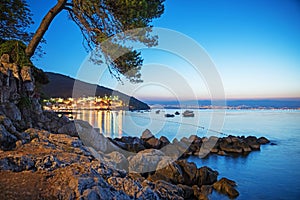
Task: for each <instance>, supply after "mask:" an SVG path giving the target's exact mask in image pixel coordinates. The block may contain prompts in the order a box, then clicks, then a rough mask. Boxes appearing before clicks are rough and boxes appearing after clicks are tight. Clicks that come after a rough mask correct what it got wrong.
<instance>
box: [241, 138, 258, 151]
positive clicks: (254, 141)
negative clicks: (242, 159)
mask: <svg viewBox="0 0 300 200" xmlns="http://www.w3.org/2000/svg"><path fill="white" fill-rule="evenodd" d="M244 140H245V142H246V143H247V144H248V145H249V146H250V147H251V149H252V150H260V143H258V142H257V138H256V137H255V136H248V137H247V138H245V139H244Z"/></svg>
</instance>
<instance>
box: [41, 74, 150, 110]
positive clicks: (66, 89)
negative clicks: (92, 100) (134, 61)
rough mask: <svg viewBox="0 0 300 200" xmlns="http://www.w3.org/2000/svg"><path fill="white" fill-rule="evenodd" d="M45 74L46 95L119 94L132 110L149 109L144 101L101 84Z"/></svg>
mask: <svg viewBox="0 0 300 200" xmlns="http://www.w3.org/2000/svg"><path fill="white" fill-rule="evenodd" d="M46 74H47V76H48V78H49V83H48V84H46V85H44V86H43V87H42V93H43V94H44V95H45V96H46V97H62V98H68V97H82V96H100V97H104V96H105V95H107V96H110V95H113V96H119V99H121V100H122V101H123V102H129V107H130V108H131V109H133V110H147V109H150V108H149V106H148V105H147V104H146V103H144V102H141V101H139V100H138V99H136V98H134V97H130V96H128V95H126V94H124V93H121V92H119V91H114V90H112V89H109V88H106V87H103V86H99V85H95V84H90V83H86V82H83V81H79V80H76V79H74V78H71V77H69V76H65V75H62V74H58V73H52V72H46ZM74 84H75V86H76V87H75V88H76V91H74V92H73V88H74Z"/></svg>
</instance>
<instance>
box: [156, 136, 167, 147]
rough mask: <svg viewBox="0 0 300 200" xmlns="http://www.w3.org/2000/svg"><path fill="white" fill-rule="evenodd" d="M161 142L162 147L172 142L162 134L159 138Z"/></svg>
mask: <svg viewBox="0 0 300 200" xmlns="http://www.w3.org/2000/svg"><path fill="white" fill-rule="evenodd" d="M159 142H160V147H159V148H160V149H161V148H163V147H164V146H167V145H169V144H170V141H169V140H168V138H166V137H165V136H161V137H160V138H159Z"/></svg>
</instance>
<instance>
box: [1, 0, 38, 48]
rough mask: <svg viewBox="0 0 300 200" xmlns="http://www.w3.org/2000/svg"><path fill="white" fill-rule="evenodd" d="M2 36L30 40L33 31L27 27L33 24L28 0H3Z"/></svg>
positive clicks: (5, 38)
mask: <svg viewBox="0 0 300 200" xmlns="http://www.w3.org/2000/svg"><path fill="white" fill-rule="evenodd" d="M0 13H1V14H0V38H1V39H4V40H22V41H24V42H28V41H29V40H30V38H31V33H28V32H27V31H26V29H27V28H28V27H29V26H30V25H31V24H33V21H32V19H31V16H32V14H31V12H30V9H29V7H28V5H27V3H26V0H1V3H0Z"/></svg>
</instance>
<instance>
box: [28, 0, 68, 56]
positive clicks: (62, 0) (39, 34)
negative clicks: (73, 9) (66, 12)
mask: <svg viewBox="0 0 300 200" xmlns="http://www.w3.org/2000/svg"><path fill="white" fill-rule="evenodd" d="M66 2H67V0H58V1H57V4H56V5H55V6H54V7H53V8H51V9H50V10H49V11H48V13H47V14H46V15H45V17H44V18H43V20H42V22H41V24H40V26H39V27H38V29H37V30H36V32H35V34H34V36H33V37H32V39H31V41H30V42H29V44H28V46H27V48H26V50H25V53H26V55H27V56H28V57H32V56H33V54H34V52H35V50H36V48H37V46H38V44H39V43H40V42H41V40H42V38H43V36H44V34H45V33H46V31H47V30H48V28H49V26H50V24H51V22H52V20H53V19H54V18H55V16H56V15H57V14H58V13H60V12H61V11H62V10H63V9H64V7H65V4H66Z"/></svg>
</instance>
